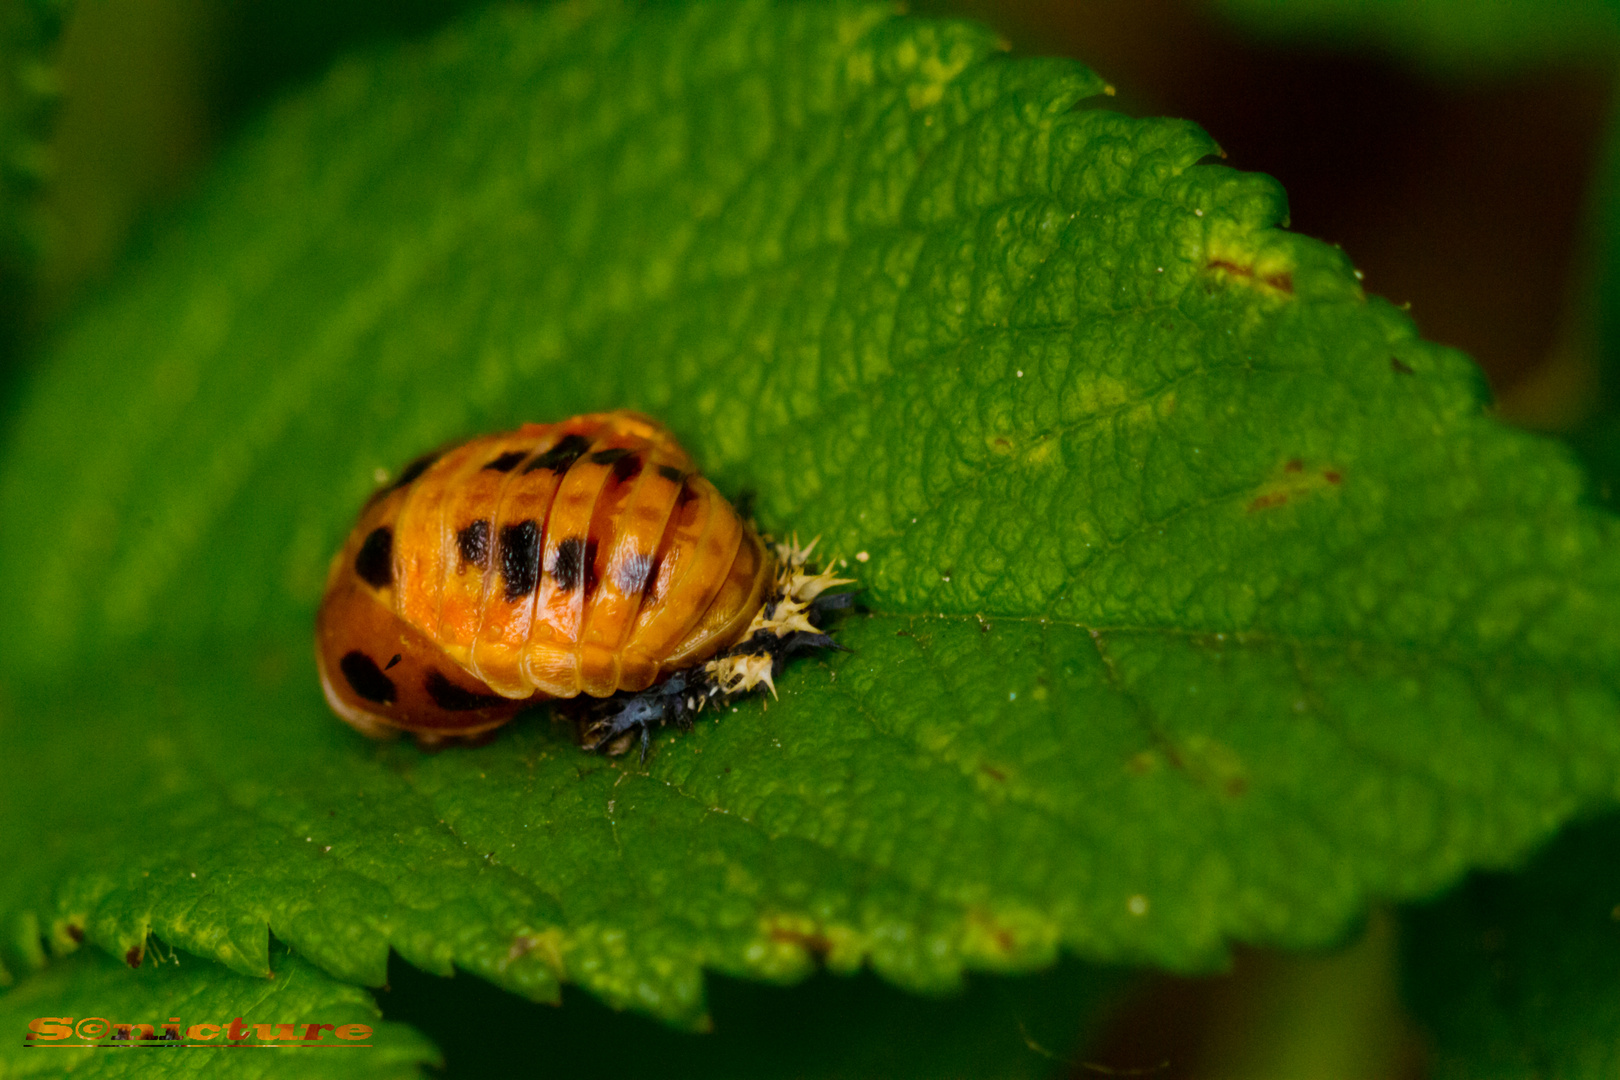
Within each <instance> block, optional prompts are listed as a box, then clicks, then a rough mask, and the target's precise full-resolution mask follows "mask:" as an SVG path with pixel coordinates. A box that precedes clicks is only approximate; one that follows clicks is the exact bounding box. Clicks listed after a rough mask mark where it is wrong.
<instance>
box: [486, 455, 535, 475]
mask: <svg viewBox="0 0 1620 1080" xmlns="http://www.w3.org/2000/svg"><path fill="white" fill-rule="evenodd" d="M528 456H529V452H528V451H527V450H508V451H507V452H506V453H504V454H502V455H501V456H500V457H498V458H496V459H495V460H494V461H491V462H488V463H487V464H485V466H484V468H485V469H488V470H489V471H491V472H511V471H512V470H513V469H515V468H517V463H518V462H520V461H522V460H523V459H524V458H526V457H528Z"/></svg>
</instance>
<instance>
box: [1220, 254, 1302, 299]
mask: <svg viewBox="0 0 1620 1080" xmlns="http://www.w3.org/2000/svg"><path fill="white" fill-rule="evenodd" d="M1205 266H1206V269H1209V270H1214V271H1216V272H1217V273H1222V274H1227V275H1229V276H1230V277H1232V278H1235V279H1237V280H1238V281H1241V282H1244V283H1245V284H1249V285H1254V286H1257V287H1260V288H1264V289H1269V290H1272V291H1274V292H1277V293H1280V294H1282V295H1284V296H1292V295H1294V273H1293V271H1292V270H1274V271H1271V272H1269V273H1268V272H1266V271H1264V270H1261V269H1257V268H1256V267H1254V266H1244V265H1242V264H1241V263H1237V262H1233V261H1232V260H1231V259H1211V260H1210V261H1209V262H1208V263H1207V264H1205Z"/></svg>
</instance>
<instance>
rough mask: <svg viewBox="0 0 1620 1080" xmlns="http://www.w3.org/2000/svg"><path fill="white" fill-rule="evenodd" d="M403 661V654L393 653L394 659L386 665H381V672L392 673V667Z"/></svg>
mask: <svg viewBox="0 0 1620 1080" xmlns="http://www.w3.org/2000/svg"><path fill="white" fill-rule="evenodd" d="M403 659H405V654H404V653H395V654H394V658H393V659H392V660H390V661H388V663H386V664H384V665H383V670H384V671H393V670H394V665H395V664H397V663H399V662H400V661H401V660H403Z"/></svg>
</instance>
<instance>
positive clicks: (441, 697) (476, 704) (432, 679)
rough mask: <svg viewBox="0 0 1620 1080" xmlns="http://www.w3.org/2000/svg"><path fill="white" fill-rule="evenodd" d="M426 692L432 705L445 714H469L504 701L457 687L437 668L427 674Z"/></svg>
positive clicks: (500, 698)
mask: <svg viewBox="0 0 1620 1080" xmlns="http://www.w3.org/2000/svg"><path fill="white" fill-rule="evenodd" d="M427 692H428V697H430V698H432V699H433V704H435V705H437V706H438V707H439V708H441V709H443V710H445V711H446V712H471V711H472V710H473V709H487V708H489V707H490V706H492V705H500V704H503V703H504V702H505V701H506V699H505V698H503V697H500V696H498V695H496V694H479V693H474V692H473V691H471V690H468V689H467V688H466V687H464V686H457V685H456V684H455V683H453V682H451V681H450V680H449V679H447V678H445V676H444V672H442V671H440V670H438V669H437V668H435V669H434V670H433V671H430V672H429V673H428V677H427Z"/></svg>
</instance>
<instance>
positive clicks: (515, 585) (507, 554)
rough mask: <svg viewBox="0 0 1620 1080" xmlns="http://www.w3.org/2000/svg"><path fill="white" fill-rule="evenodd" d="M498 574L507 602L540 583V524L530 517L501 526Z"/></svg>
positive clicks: (525, 594)
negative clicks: (502, 578)
mask: <svg viewBox="0 0 1620 1080" xmlns="http://www.w3.org/2000/svg"><path fill="white" fill-rule="evenodd" d="M501 576H502V577H504V578H505V579H506V599H507V601H508V602H511V601H513V600H516V599H517V598H518V597H520V596H528V595H529V594H530V593H532V592H534V587H535V586H536V585H538V584H539V583H540V526H539V524H538V523H537V522H535V521H533V520H529V521H520V522H518V523H517V524H516V525H502V526H501Z"/></svg>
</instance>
